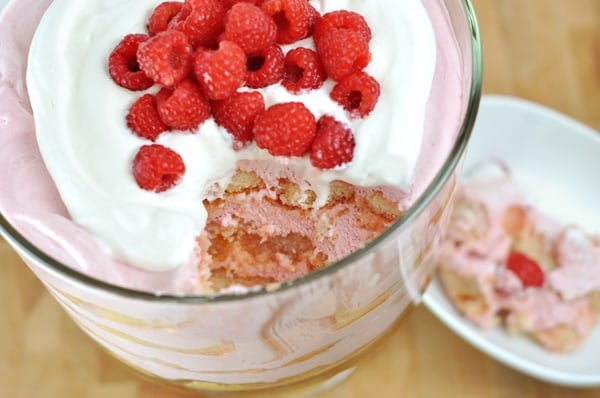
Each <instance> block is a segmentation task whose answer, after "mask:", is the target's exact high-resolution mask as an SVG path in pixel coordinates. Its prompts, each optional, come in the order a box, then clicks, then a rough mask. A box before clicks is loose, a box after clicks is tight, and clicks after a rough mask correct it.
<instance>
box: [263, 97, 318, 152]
mask: <svg viewBox="0 0 600 398" xmlns="http://www.w3.org/2000/svg"><path fill="white" fill-rule="evenodd" d="M316 132H317V122H316V120H315V117H314V116H313V114H312V113H311V111H310V110H308V108H307V107H306V106H305V105H304V104H303V103H301V102H285V103H279V104H275V105H273V106H271V107H270V108H268V109H267V110H266V111H264V112H263V113H262V114H261V115H259V116H258V118H257V119H256V123H255V124H254V130H253V133H254V141H255V142H256V145H258V147H259V148H262V149H266V150H267V151H268V152H269V153H270V154H271V155H273V156H303V155H304V154H305V153H306V152H308V150H309V149H310V146H311V144H312V142H313V139H314V137H315V134H316Z"/></svg>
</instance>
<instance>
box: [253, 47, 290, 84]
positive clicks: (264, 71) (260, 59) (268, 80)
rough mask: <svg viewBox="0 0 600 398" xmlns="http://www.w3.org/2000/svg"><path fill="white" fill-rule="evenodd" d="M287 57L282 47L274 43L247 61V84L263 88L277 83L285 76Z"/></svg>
mask: <svg viewBox="0 0 600 398" xmlns="http://www.w3.org/2000/svg"><path fill="white" fill-rule="evenodd" d="M284 64H285V58H284V56H283V51H281V47H279V46H278V45H277V44H273V45H272V46H271V47H269V48H267V49H266V50H263V51H261V52H259V53H256V54H254V55H251V56H249V57H248V58H247V61H246V70H247V74H246V86H248V87H250V88H262V87H267V86H270V85H271V84H275V83H277V82H278V81H280V80H281V79H282V78H283V74H284V66H285V65H284Z"/></svg>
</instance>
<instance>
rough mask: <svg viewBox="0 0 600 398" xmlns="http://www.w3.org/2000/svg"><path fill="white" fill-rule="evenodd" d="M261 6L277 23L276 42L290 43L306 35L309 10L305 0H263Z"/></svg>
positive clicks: (309, 18)
mask: <svg viewBox="0 0 600 398" xmlns="http://www.w3.org/2000/svg"><path fill="white" fill-rule="evenodd" d="M261 8H262V9H263V10H264V11H265V12H266V13H267V14H268V15H270V16H271V17H272V18H273V20H274V21H275V24H277V28H278V34H277V42H279V43H281V44H291V43H294V42H296V41H298V40H300V39H304V38H305V37H307V36H308V31H309V25H310V22H311V12H310V10H309V8H308V1H307V0H264V1H263V3H262V4H261Z"/></svg>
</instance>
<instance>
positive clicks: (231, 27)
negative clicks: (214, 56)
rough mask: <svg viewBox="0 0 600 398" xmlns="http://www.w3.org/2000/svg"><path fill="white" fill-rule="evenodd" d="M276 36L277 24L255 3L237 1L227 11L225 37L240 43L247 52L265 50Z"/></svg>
mask: <svg viewBox="0 0 600 398" xmlns="http://www.w3.org/2000/svg"><path fill="white" fill-rule="evenodd" d="M276 37H277V25H275V22H273V19H272V18H271V17H269V16H268V15H267V14H265V12H264V11H263V10H261V9H260V8H259V7H257V6H255V5H254V4H250V3H237V4H234V5H233V7H231V9H230V10H229V11H228V12H227V16H226V18H225V33H224V34H223V39H224V40H229V41H232V42H234V43H236V44H238V45H239V46H240V47H242V50H244V52H245V53H246V54H253V53H256V52H259V51H262V50H264V49H265V48H267V47H269V46H270V45H271V44H273V43H274V42H275V38H276Z"/></svg>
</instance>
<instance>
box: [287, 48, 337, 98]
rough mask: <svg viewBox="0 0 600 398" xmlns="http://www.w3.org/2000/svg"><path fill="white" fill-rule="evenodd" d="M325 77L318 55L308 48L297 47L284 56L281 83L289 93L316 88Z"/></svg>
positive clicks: (321, 83)
mask: <svg viewBox="0 0 600 398" xmlns="http://www.w3.org/2000/svg"><path fill="white" fill-rule="evenodd" d="M325 79H327V75H326V74H325V70H324V69H323V65H321V60H320V59H319V55H318V54H317V53H316V52H315V51H313V50H310V49H308V48H304V47H298V48H295V49H293V50H290V51H289V52H288V53H287V54H286V56H285V69H284V75H283V81H282V82H281V84H282V85H283V87H285V88H286V89H287V90H288V91H289V92H291V93H297V92H299V91H301V90H305V89H310V90H316V89H318V88H319V87H321V86H322V85H323V82H324V81H325Z"/></svg>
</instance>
